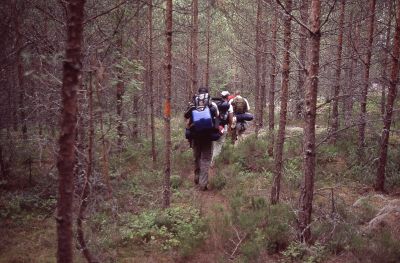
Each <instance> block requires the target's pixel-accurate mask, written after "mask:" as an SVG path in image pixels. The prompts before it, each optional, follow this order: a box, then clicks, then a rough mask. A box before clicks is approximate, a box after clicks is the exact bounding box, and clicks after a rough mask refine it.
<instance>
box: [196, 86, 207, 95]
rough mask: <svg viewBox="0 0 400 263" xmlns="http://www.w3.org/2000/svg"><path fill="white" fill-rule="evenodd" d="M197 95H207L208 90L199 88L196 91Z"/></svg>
mask: <svg viewBox="0 0 400 263" xmlns="http://www.w3.org/2000/svg"><path fill="white" fill-rule="evenodd" d="M198 92H199V94H204V93H208V88H207V87H201V88H199V90H198Z"/></svg>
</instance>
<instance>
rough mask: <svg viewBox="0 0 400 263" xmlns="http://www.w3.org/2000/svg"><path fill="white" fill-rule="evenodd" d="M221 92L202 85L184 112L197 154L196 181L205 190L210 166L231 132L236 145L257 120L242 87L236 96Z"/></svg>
mask: <svg viewBox="0 0 400 263" xmlns="http://www.w3.org/2000/svg"><path fill="white" fill-rule="evenodd" d="M220 95H221V97H218V98H211V96H210V94H209V91H208V88H207V87H201V88H199V90H198V92H197V94H195V95H194V96H193V99H192V101H191V102H190V103H189V106H188V109H187V110H186V112H185V114H184V117H185V120H186V132H185V136H186V139H188V140H189V143H190V146H191V148H192V149H193V154H194V183H195V184H196V185H199V187H200V190H202V191H205V190H207V184H208V172H209V168H210V166H211V164H212V162H213V161H214V159H215V158H216V157H217V156H218V155H219V154H220V152H221V150H222V146H223V144H224V143H225V139H226V137H227V136H228V135H230V137H231V140H232V143H233V144H234V143H235V141H236V140H237V139H238V136H239V135H240V134H242V133H243V132H244V131H245V130H246V121H251V120H253V115H252V114H251V113H249V110H250V106H249V102H248V100H247V99H246V98H244V97H242V96H241V94H240V91H239V90H237V91H235V94H232V95H231V94H230V93H229V91H222V92H221V93H220Z"/></svg>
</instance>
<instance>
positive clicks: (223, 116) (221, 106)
mask: <svg viewBox="0 0 400 263" xmlns="http://www.w3.org/2000/svg"><path fill="white" fill-rule="evenodd" d="M212 100H213V102H215V104H216V105H217V107H218V111H219V125H225V124H228V110H229V108H230V105H229V102H227V101H225V100H224V99H222V98H212Z"/></svg>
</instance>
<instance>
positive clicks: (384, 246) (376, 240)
mask: <svg viewBox="0 0 400 263" xmlns="http://www.w3.org/2000/svg"><path fill="white" fill-rule="evenodd" d="M351 250H352V252H353V253H354V254H355V255H356V256H357V258H358V259H360V261H361V262H366V263H373V262H380V263H396V262H399V259H400V241H399V239H397V237H393V235H392V234H391V230H390V229H385V230H384V231H382V232H378V233H373V234H371V235H369V236H365V237H361V238H360V237H358V238H355V239H353V242H352V243H351Z"/></svg>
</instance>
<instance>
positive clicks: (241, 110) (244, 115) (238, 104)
mask: <svg viewBox="0 0 400 263" xmlns="http://www.w3.org/2000/svg"><path fill="white" fill-rule="evenodd" d="M229 104H231V105H232V107H233V115H234V117H233V123H232V126H231V128H232V130H231V131H232V143H235V141H236V140H237V137H238V135H240V134H242V133H243V132H244V131H245V130H246V121H251V120H253V115H252V114H251V113H249V110H250V105H249V102H248V100H247V99H246V98H243V97H242V96H241V95H240V90H236V91H235V97H234V98H232V99H230V100H229Z"/></svg>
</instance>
